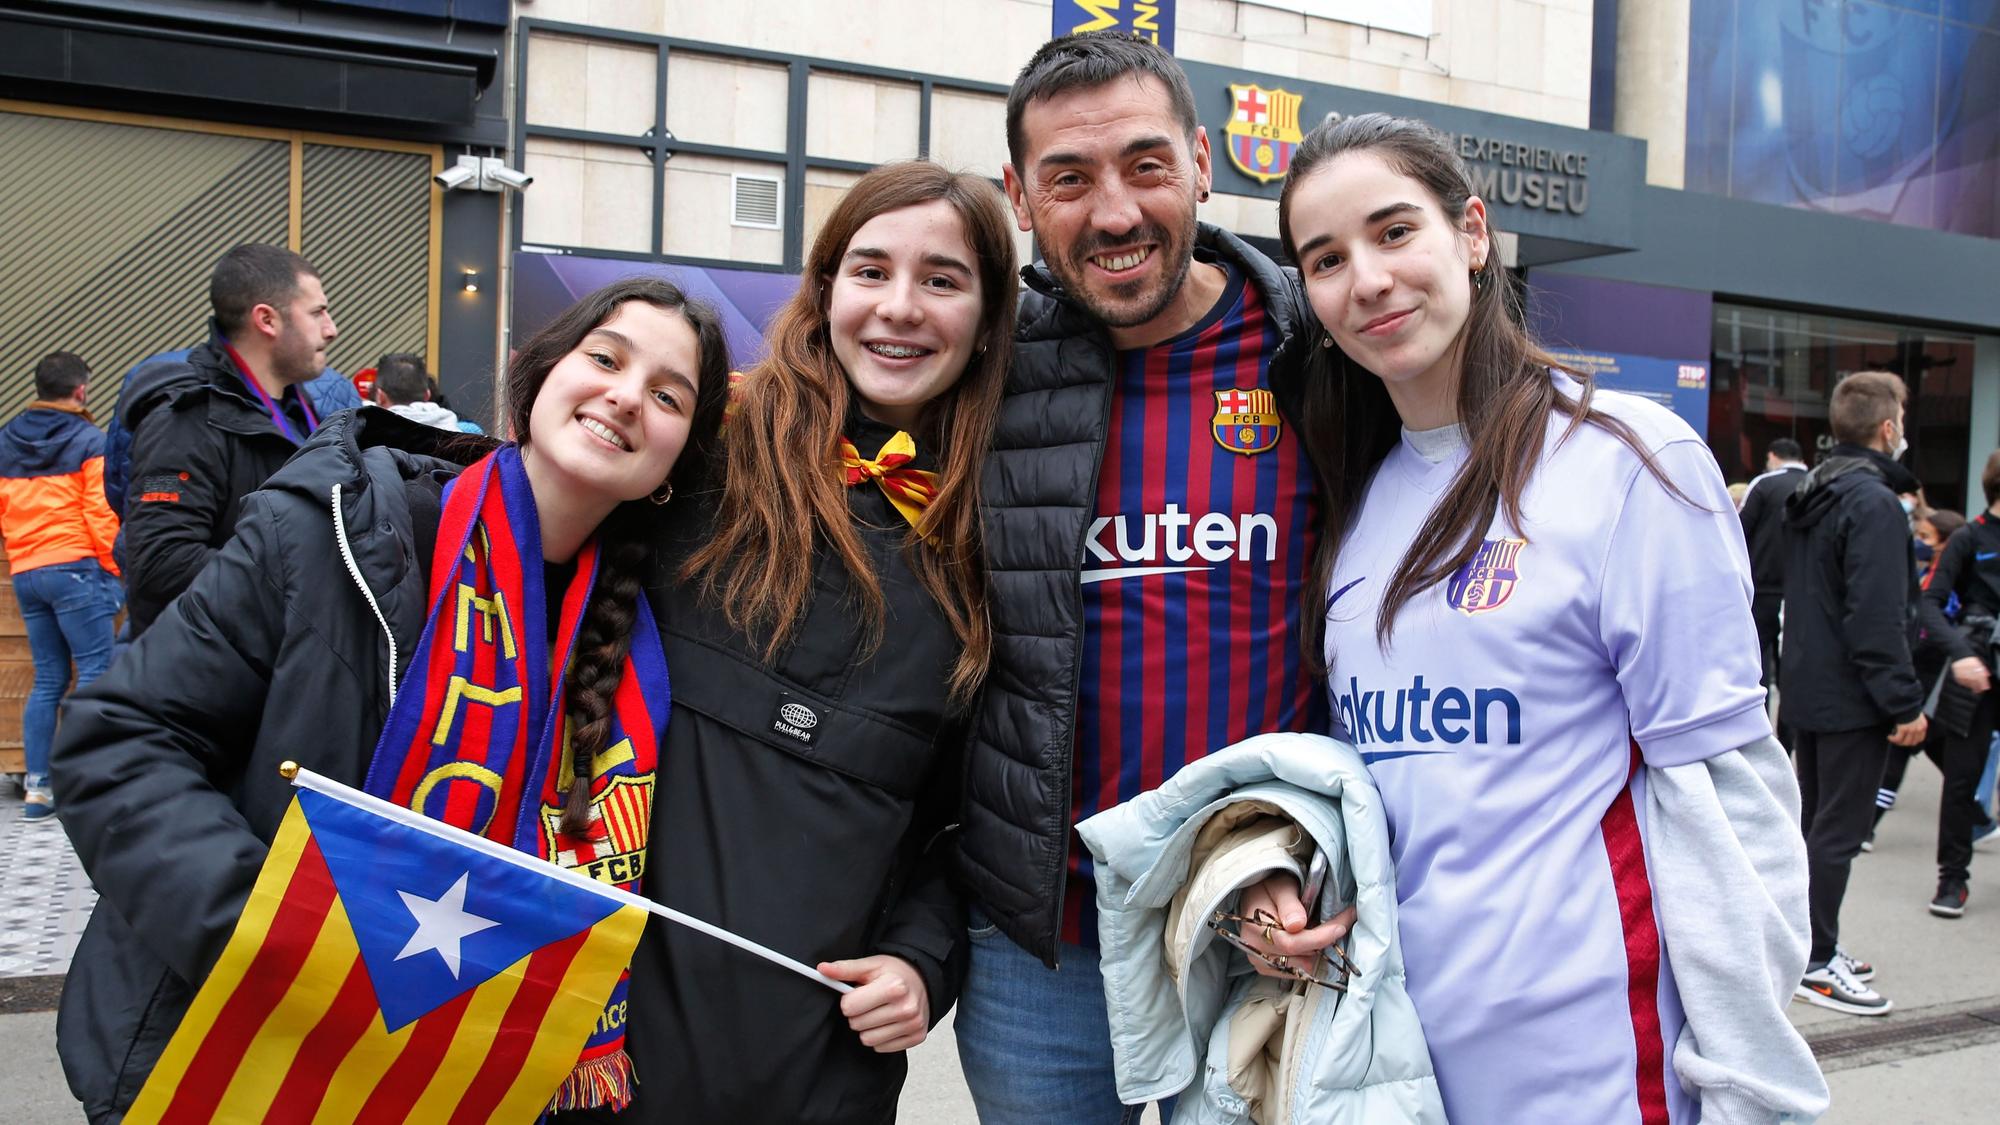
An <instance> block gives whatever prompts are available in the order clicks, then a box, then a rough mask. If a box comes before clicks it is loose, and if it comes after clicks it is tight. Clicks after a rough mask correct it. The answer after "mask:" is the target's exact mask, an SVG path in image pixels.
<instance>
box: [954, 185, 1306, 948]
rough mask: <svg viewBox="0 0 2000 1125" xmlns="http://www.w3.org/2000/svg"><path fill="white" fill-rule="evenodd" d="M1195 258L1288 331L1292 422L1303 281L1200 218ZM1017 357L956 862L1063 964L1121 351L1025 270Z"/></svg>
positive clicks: (1003, 435)
mask: <svg viewBox="0 0 2000 1125" xmlns="http://www.w3.org/2000/svg"><path fill="white" fill-rule="evenodd" d="M1195 254H1196V256H1197V257H1198V258H1204V259H1207V260H1215V259H1218V258H1219V259H1223V260H1226V261H1228V262H1229V263H1231V264H1232V265H1234V266H1235V267H1236V268H1238V269H1241V270H1242V271H1244V273H1245V275H1246V276H1247V277H1248V278H1249V280H1250V282H1251V284H1254V285H1255V286H1257V288H1258V291H1259V292H1261V293H1262V294H1263V296H1264V299H1265V302H1266V308H1268V309H1269V310H1270V314H1271V316H1272V317H1273V318H1275V320H1276V322H1277V325H1278V328H1279V330H1280V331H1281V332H1282V333H1283V334H1284V336H1285V341H1286V342H1285V344H1284V345H1283V346H1282V347H1281V348H1280V349H1279V353H1278V355H1277V356H1274V357H1273V358H1272V361H1271V372H1272V376H1273V386H1272V390H1273V391H1274V392H1275V394H1276V396H1277V400H1278V407H1279V409H1280V410H1282V411H1283V412H1284V413H1285V414H1286V415H1287V417H1288V418H1290V419H1292V420H1294V421H1296V419H1297V417H1298V413H1297V407H1298V404H1299V398H1300V393H1301V392H1300V387H1299V386H1298V385H1296V384H1294V383H1291V382H1288V381H1280V379H1279V375H1280V373H1281V372H1285V371H1290V370H1295V369H1298V368H1300V367H1301V366H1302V365H1298V364H1293V363H1288V362H1285V360H1284V358H1283V357H1284V354H1285V351H1286V350H1287V349H1290V348H1294V347H1299V346H1310V345H1309V342H1304V341H1301V340H1299V339H1298V336H1297V333H1298V331H1299V329H1300V326H1301V325H1302V324H1303V323H1306V322H1307V321H1308V320H1309V314H1308V313H1307V312H1306V311H1305V299H1304V296H1303V294H1302V293H1301V292H1300V290H1299V287H1298V280H1297V275H1295V274H1293V273H1292V272H1291V271H1290V270H1286V269H1281V268H1280V267H1278V266H1277V265H1276V264H1274V263H1273V262H1272V261H1271V260H1270V259H1269V258H1266V257H1265V256H1264V255H1263V254H1261V253H1259V252H1258V251H1257V250H1256V249H1254V248H1252V247H1251V246H1250V245H1249V244H1247V243H1245V242H1243V241H1242V240H1241V239H1239V238H1237V237H1236V236H1235V235H1232V234H1230V233H1229V232H1228V231H1225V230H1222V229H1220V228H1217V227H1212V226H1209V225H1207V224H1202V225H1201V227H1200V229H1199V233H1198V235H1197V237H1196V250H1195ZM1022 276H1023V277H1024V278H1026V280H1027V282H1028V285H1029V287H1030V288H1031V289H1032V290H1033V292H1031V293H1029V294H1027V295H1025V296H1024V297H1023V298H1022V301H1021V311H1020V320H1019V324H1018V327H1017V329H1016V331H1015V337H1014V338H1015V352H1014V366H1013V370H1012V372H1011V374H1010V375H1009V378H1008V384H1007V397H1006V399H1005V400H1004V401H1003V402H1002V404H1001V407H1000V417H999V422H998V424H997V426H996V427H995V430H994V435H993V453H992V455H991V456H990V457H989V458H988V460H987V462H986V469H985V476H984V481H983V485H982V492H983V497H984V500H985V502H986V507H987V516H986V549H987V565H988V568H989V570H990V571H991V574H992V615H993V665H992V669H991V671H990V673H989V675H988V678H987V686H986V693H985V697H984V698H983V700H982V701H981V703H980V707H979V714H978V722H977V723H976V725H975V728H974V733H973V737H972V741H971V745H970V747H969V748H968V751H967V758H966V771H967V773H966V809H965V821H964V824H965V829H964V833H963V839H962V840H961V843H960V855H961V860H960V870H961V872H962V874H963V878H964V882H965V885H966V888H967V890H968V891H969V892H971V893H972V894H974V895H976V896H977V897H978V899H979V901H980V905H981V906H982V907H983V908H984V909H985V910H986V912H987V914H988V915H989V916H990V917H991V918H992V920H993V921H994V922H995V923H997V924H998V925H999V926H1000V928H1001V930H1002V931H1004V932H1005V933H1006V934H1007V936H1008V937H1010V938H1012V939H1013V940H1014V941H1015V942H1016V943H1017V944H1019V945H1020V946H1021V947H1022V948H1024V949H1026V950H1028V951H1029V952H1030V953H1033V954H1035V955H1036V956H1037V957H1040V958H1041V959H1042V960H1043V961H1045V962H1047V963H1048V964H1050V965H1054V964H1055V959H1056V948H1057V933H1058V929H1059V927H1060V924H1061V915H1062V897H1063V872H1064V865H1065V864H1066V863H1067V861H1068V852H1069V848H1068V845H1069V829H1070V769H1071V756H1072V754H1073V752H1074V750H1075V747H1076V699H1077V677H1078V676H1079V675H1080V669H1081V661H1082V659H1083V652H1082V638H1083V587H1082V585H1081V582H1080V577H1081V571H1082V567H1083V554H1084V545H1083V540H1084V533H1085V531H1086V530H1087V529H1088V528H1089V526H1090V521H1091V517H1092V516H1093V514H1094V513H1095V511H1096V507H1097V474H1098V467H1099V465H1100V464H1101V462H1102V460H1103V456H1104V444H1105V441H1106V440H1107V438H1108V437H1109V435H1110V430H1111V391H1112V383H1113V379H1114V374H1115V369H1116V364H1117V351H1116V349H1114V348H1113V347H1112V344H1111V337H1110V335H1109V333H1108V332H1107V331H1106V330H1105V328H1104V326H1103V325H1102V324H1101V323H1099V322H1098V321H1097V320H1096V319H1095V318H1094V317H1092V316H1091V315H1090V314H1089V313H1088V312H1087V311H1085V310H1084V308H1083V307H1082V306H1081V305H1078V304H1076V303H1074V302H1072V301H1070V300H1068V299H1067V298H1066V297H1065V296H1064V295H1063V292H1062V289H1061V287H1060V286H1059V285H1057V283H1056V281H1055V279H1054V277H1053V276H1052V275H1051V274H1049V272H1048V271H1047V270H1046V269H1045V268H1044V267H1041V266H1039V265H1037V266H1031V267H1029V268H1027V269H1025V270H1023V271H1022Z"/></svg>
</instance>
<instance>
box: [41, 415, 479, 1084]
mask: <svg viewBox="0 0 2000 1125" xmlns="http://www.w3.org/2000/svg"><path fill="white" fill-rule="evenodd" d="M265 424H266V425H269V424H270V423H269V421H268V420H267V421H266V422H265ZM449 436H450V435H446V434H445V433H444V432H443V431H441V430H432V429H430V427H428V426H421V425H418V424H417V423H414V422H410V421H407V420H405V419H402V418H398V417H397V416H395V415H393V414H390V413H388V412H387V411H381V410H368V411H362V412H357V413H354V414H343V415H339V416H337V417H336V418H334V419H333V420H331V421H330V422H329V423H328V425H326V426H325V427H323V428H322V430H321V432H320V434H319V435H318V436H317V437H315V438H314V439H313V440H312V442H311V443H310V448H309V449H308V450H307V452H305V453H303V454H302V455H301V456H300V457H299V458H298V459H297V460H295V461H293V462H292V463H291V464H289V465H287V466H285V468H284V469H283V470H282V471H280V472H279V473H277V474H276V475H274V476H273V477H272V478H271V480H270V483H269V486H268V487H267V488H266V489H264V490H263V491H259V492H255V493H252V494H251V495H249V496H246V497H245V498H244V499H243V501H242V508H243V518H242V521H241V523H240V525H239V527H238V531H237V534H236V536H235V537H234V538H232V539H230V540H228V541H227V542H226V543H225V544H224V546H223V547H222V548H221V550H219V551H216V552H214V556H215V557H214V559H213V561H212V562H211V563H210V564H209V565H208V566H207V567H206V568H204V569H203V570H202V572H201V574H200V575H199V576H198V577H197V578H196V579H195V580H194V582H193V584H192V585H190V586H189V587H188V588H187V591H186V592H185V594H184V595H183V596H181V597H180V598H179V599H177V600H176V601H174V602H173V604H172V605H170V606H169V607H168V608H167V610H166V611H165V612H164V613H162V614H161V616H160V618H159V620H158V621H156V622H155V623H154V628H152V629H149V630H147V632H146V634H145V635H144V636H142V637H140V638H139V640H138V642H137V643H136V644H134V645H133V646H132V648H131V649H130V650H129V651H127V652H126V653H125V654H124V655H122V656H121V657H119V659H118V660H117V661H116V662H115V663H114V664H113V665H112V666H111V668H110V670H109V671H107V672H106V673H105V674H104V675H103V676H101V677H99V678H98V679H97V680H96V681H94V682H93V683H91V684H90V685H89V686H88V687H84V688H80V689H78V691H77V692H76V694H75V695H73V696H71V698H70V703H69V710H68V712H67V714H66V716H65V718H64V720H63V725H62V729H61V731H60V733H59V735H58V737H57V739H56V744H55V750H54V754H53V756H52V759H51V762H50V777H51V780H52V781H53V783H54V786H55V789H56V792H57V794H59V797H58V800H59V802H60V803H59V804H58V806H57V807H58V809H59V810H60V815H61V818H62V822H63V826H64V827H65V828H66V829H67V830H68V831H69V837H70V841H71V842H72V843H73V844H74V845H75V846H76V851H77V856H78V858H80V859H81V860H82V861H83V867H84V870H85V871H87V872H88V873H89V874H90V879H91V882H92V884H93V885H95V887H96V888H97V893H98V896H99V899H98V904H97V908H96V910H95V911H93V912H92V914H91V916H90V923H89V925H88V926H87V927H86V928H85V929H84V933H83V939H82V941H81V942H80V943H79V944H78V946H77V951H76V956H75V958H74V959H73V960H72V962H71V964H70V972H69V979H68V981H67V983H66V984H65V986H64V988H63V996H62V1007H61V1011H60V1014H59V1015H58V1017H57V1023H56V1050H57V1052H58V1053H59V1054H60V1055H61V1057H62V1063H63V1072H64V1073H65V1074H66V1075H67V1076H68V1078H69V1085H70V1090H71V1092H72V1093H74V1094H75V1095H76V1096H77V1098H78V1099H79V1100H80V1101H82V1102H83V1107H84V1111H85V1112H86V1113H88V1114H89V1115H90V1117H91V1119H92V1120H93V1121H105V1120H115V1119H116V1118H117V1117H118V1115H120V1114H122V1113H123V1111H124V1109H125V1108H126V1107H127V1106H129V1105H130V1104H131V1103H132V1100H133V1099H134V1098H135V1097H137V1096H138V1093H139V1090H140V1088H141V1087H142V1086H143V1085H144V1084H145V1081H146V1076H147V1075H148V1074H149V1073H151V1072H152V1068H153V1064H154V1063H156V1062H157V1061H158V1060H159V1057H160V1052H161V1051H162V1050H163V1049H164V1048H165V1047H166V1044H167V1040H168V1039H169V1038H170V1037H172V1035H173V1032H174V1028H175V1027H176V1026H178V1025H179V1023H180V1018H181V1015H182V1014H183V1013H184V1012H185V1011H186V1010H187V1006H188V1003H189V1002H190V1001H191V1000H192V999H193V998H194V993H195V989H196V987H197V984H198V982H200V981H201V980H203V979H204V978H206V977H207V975H208V972H209V970H210V969H211V968H212V967H213V966H214V964H215V962H216V960H217V959H218V958H219V957H221V955H222V950H223V947H224V946H225V945H226V944H227V943H228V940H229V935H230V932H231V931H232V930H233V929H234V928H235V926H236V918H237V915H239V914H241V913H242V910H243V904H244V902H245V901H247V900H248V898H249V895H250V888H251V887H252V885H254V884H255V882H256V879H257V872H258V870H259V869H260V868H261V867H262V865H263V862H264V857H265V855H266V854H267V853H268V852H269V850H270V842H271V839H272V838H273V837H274V836H276V835H277V831H278V823H279V821H280V820H281V819H282V817H283V815H284V812H285V809H286V807H287V806H288V805H289V803H290V801H291V792H290V786H289V785H288V784H287V783H286V782H285V781H284V779H283V778H281V777H279V776H278V765H279V763H281V762H283V761H286V760H288V759H289V760H294V761H298V762H299V763H301V764H303V765H305V766H306V767H307V768H309V769H312V770H315V771H317V772H319V773H323V774H325V775H327V776H329V777H331V778H333V779H335V780H337V781H342V782H345V783H347V784H351V785H358V784H360V782H361V780H362V778H363V775H364V774H365V773H366V770H367V767H368V760H369V757H370V756H371V754H372V752H373V750H374V747H375V740H376V738H377V736H378V735H379V734H380V733H381V730H382V723H383V721H384V719H386V718H387V717H388V714H389V696H390V685H391V680H392V677H393V672H392V671H391V669H390V666H389V644H390V641H389V638H390V637H393V638H394V645H395V650H396V652H397V653H398V654H399V657H407V655H408V653H409V652H410V651H411V650H412V649H414V647H415V646H416V642H417V638H418V636H419V634H421V632H422V631H423V626H424V614H425V609H426V607H425V605H424V602H425V598H426V596H427V594H428V589H427V580H426V575H425V570H426V566H425V565H424V564H422V563H419V562H418V561H417V554H418V552H417V551H416V550H415V549H414V546H413V545H414V544H415V542H416V539H417V531H416V527H415V524H414V522H413V520H412V514H411V492H410V485H411V483H412V482H417V483H418V485H419V486H420V488H421V485H422V482H423V481H424V479H425V478H426V477H431V476H436V475H443V476H446V477H448V476H450V475H452V474H455V473H456V472H458V470H459V468H460V467H461V466H460V465H458V464H457V463H455V462H451V461H446V460H442V459H439V458H437V457H434V456H427V455H423V454H414V453H406V452H403V451H401V450H398V449H391V448H369V449H368V450H367V453H366V455H365V456H364V454H363V452H362V445H363V444H366V445H369V446H374V445H376V444H377V443H379V442H383V441H391V442H394V443H395V444H398V445H404V446H407V447H409V448H411V449H418V450H434V449H435V448H436V446H437V443H438V441H439V440H440V439H443V438H446V437H449ZM429 488H430V491H431V492H432V493H433V494H434V493H435V492H436V491H438V490H441V489H442V483H441V482H437V481H432V482H431V484H430V485H429ZM418 495H419V497H420V498H421V495H422V493H421V491H420V492H419V493H418ZM431 511H432V514H431V516H430V518H429V522H430V523H431V525H432V526H433V529H434V528H435V523H436V515H435V511H436V508H435V499H433V500H432V501H431ZM342 532H344V533H345V534H344V539H345V550H346V551H348V552H351V554H352V557H353V561H354V567H355V569H356V570H358V571H359V572H360V574H361V576H362V578H363V579H364V580H365V581H366V582H367V584H368V588H369V590H370V592H372V594H373V596H374V599H375V604H376V606H378V607H379V608H380V614H381V616H380V618H378V617H377V615H376V610H374V609H371V608H370V606H369V603H368V601H367V600H366V599H365V598H364V596H363V594H362V591H361V588H360V586H359V585H358V584H357V581H356V579H355V577H354V576H353V575H352V574H351V573H350V572H349V570H348V569H347V566H346V564H344V563H343V561H342V552H343V545H342V539H343V536H342V534H341V533H342ZM433 534H434V530H433ZM385 626H386V628H387V631H388V632H387V635H386V636H385V634H384V628H385Z"/></svg>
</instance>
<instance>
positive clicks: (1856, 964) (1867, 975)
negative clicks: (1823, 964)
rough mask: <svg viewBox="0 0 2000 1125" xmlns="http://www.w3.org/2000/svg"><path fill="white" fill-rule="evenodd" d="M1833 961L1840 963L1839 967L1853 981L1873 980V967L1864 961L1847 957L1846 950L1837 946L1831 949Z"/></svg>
mask: <svg viewBox="0 0 2000 1125" xmlns="http://www.w3.org/2000/svg"><path fill="white" fill-rule="evenodd" d="M1833 959H1834V960H1835V961H1838V962H1840V967H1841V968H1843V969H1846V970H1847V975H1848V976H1850V977H1853V978H1854V979H1855V980H1858V981H1863V982H1866V981H1871V980H1874V979H1875V966H1873V965H1870V964H1869V963H1868V962H1866V961H1857V960H1855V959H1854V958H1852V957H1850V956H1848V954H1847V950H1845V949H1842V948H1841V947H1839V946H1837V945H1836V946H1834V947H1833Z"/></svg>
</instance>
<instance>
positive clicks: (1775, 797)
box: [1646, 737, 1828, 1125]
mask: <svg viewBox="0 0 2000 1125" xmlns="http://www.w3.org/2000/svg"><path fill="white" fill-rule="evenodd" d="M1646 823H1647V828H1648V832H1647V840H1646V850H1647V857H1648V861H1649V863H1648V866H1649V867H1650V868H1651V872H1652V877H1653V890H1654V894H1655V895H1656V896H1657V902H1658V905H1659V915H1660V929H1661V936H1662V938H1663V939H1664V941H1665V943H1666V949H1667V960H1668V963H1669V964H1670V965H1672V967H1673V972H1674V980H1675V983H1676V985H1677V986H1678V988H1679V991H1680V999H1681V1007H1682V1009H1683V1010H1684V1011H1685V1012H1686V1015H1687V1023H1686V1025H1685V1026H1684V1027H1683V1028H1682V1029H1681V1035H1680V1041H1679V1042H1678V1043H1676V1044H1675V1045H1674V1072H1675V1073H1676V1074H1678V1075H1679V1076H1680V1080H1681V1084H1682V1085H1683V1086H1685V1087H1686V1088H1687V1089H1689V1090H1690V1091H1691V1092H1693V1093H1694V1094H1695V1095H1696V1096H1698V1097H1700V1099H1701V1106H1702V1116H1701V1120H1702V1121H1703V1122H1705V1123H1707V1125H1738V1123H1742V1122H1757V1123H1774V1122H1784V1123H1787V1125H1789V1123H1792V1122H1808V1121H1812V1120H1814V1119H1815V1118H1817V1117H1819V1115H1820V1114H1822V1113H1825V1112H1826V1108H1827V1101H1828V1092H1827V1086H1826V1079H1825V1078H1824V1077H1823V1076H1822V1075H1821V1074H1820V1070H1819V1064H1818V1063H1817V1062H1816V1061H1815V1060H1814V1059H1813V1056H1812V1051H1811V1049H1810V1048H1808V1047H1807V1046H1806V1044H1805V1040H1804V1039H1802V1038H1801V1037H1800V1036H1799V1033H1798V1031H1797V1029H1795V1028H1793V1026H1792V1024H1791V1021H1790V1020H1788V1019H1786V1018H1785V1005H1786V1004H1787V1003H1788V1002H1789V1001H1790V1000H1791V996H1792V990H1793V988H1795V987H1797V985H1798V983H1799V978H1800V977H1801V976H1802V975H1803V974H1804V973H1805V966H1806V956H1807V953H1808V950H1809V948H1810V945H1811V934H1810V929H1809V927H1808V925H1807V916H1806V852H1805V841H1804V839H1803V837H1802V836H1801V835H1800V832H1799V787H1798V782H1797V779H1796V778H1795V777H1794V776H1793V774H1792V769H1791V761H1790V759H1789V758H1787V757H1786V755H1785V752H1784V749H1783V747H1781V746H1779V745H1778V741H1777V739H1775V738H1769V737H1766V738H1763V739H1761V740H1759V741H1757V742H1753V743H1751V744H1749V745H1747V746H1743V747H1740V748H1738V749H1736V750H1732V751H1729V752H1728V753H1725V754H1719V755H1717V756H1715V757H1713V758H1709V759H1707V760H1705V761H1700V762H1692V763H1689V764H1687V765H1683V766H1669V767H1666V768H1664V769H1652V768H1649V769H1647V771H1646Z"/></svg>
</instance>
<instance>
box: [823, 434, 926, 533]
mask: <svg viewBox="0 0 2000 1125" xmlns="http://www.w3.org/2000/svg"><path fill="white" fill-rule="evenodd" d="M916 459H917V443H916V442H915V441H912V440H911V439H910V435H909V434H906V433H904V432H902V431H901V430H898V431H896V436H894V437H892V438H890V439H889V440H888V441H885V442H883V443H882V448H881V449H880V450H879V451H878V452H877V453H876V454H875V457H874V459H873V460H870V459H868V458H866V457H863V456H861V451H860V450H859V449H856V448H855V447H854V443H853V442H852V441H849V440H848V439H847V438H845V437H842V438H841V439H840V467H841V471H842V472H843V473H845V474H846V480H847V486H848V487H849V488H852V487H854V486H855V485H857V484H860V483H862V482H863V481H870V480H872V481H874V482H875V483H876V484H877V485H879V486H880V487H881V489H882V494H883V495H884V496H887V497H888V498H889V503H890V504H892V505H894V506H895V508H896V511H898V512H900V513H901V514H902V516H903V518H904V519H906V520H908V521H909V523H910V526H911V527H914V528H916V529H917V531H918V532H919V533H920V534H922V535H923V536H924V537H925V538H927V539H928V538H934V537H935V535H936V532H935V531H931V530H926V529H925V528H924V512H926V511H927V510H929V508H930V506H931V501H932V500H934V499H936V498H937V490H938V475H937V474H936V473H933V472H931V471H929V470H928V469H919V468H916V467H915V466H914V465H913V464H912V462H914V461H915V460H916Z"/></svg>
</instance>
